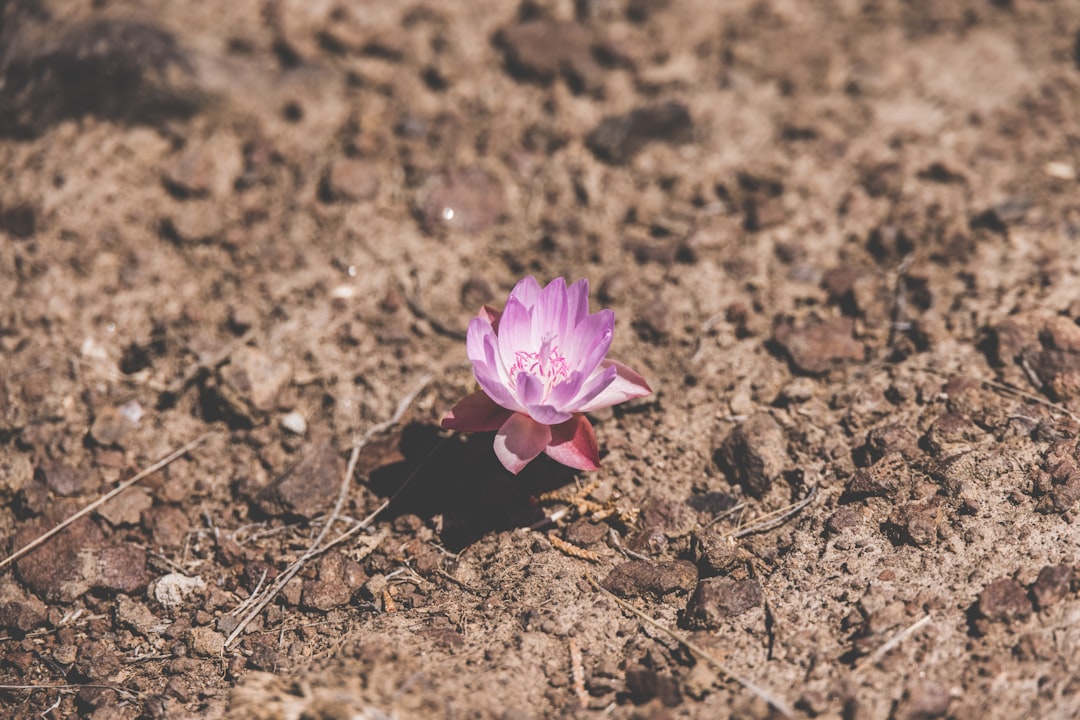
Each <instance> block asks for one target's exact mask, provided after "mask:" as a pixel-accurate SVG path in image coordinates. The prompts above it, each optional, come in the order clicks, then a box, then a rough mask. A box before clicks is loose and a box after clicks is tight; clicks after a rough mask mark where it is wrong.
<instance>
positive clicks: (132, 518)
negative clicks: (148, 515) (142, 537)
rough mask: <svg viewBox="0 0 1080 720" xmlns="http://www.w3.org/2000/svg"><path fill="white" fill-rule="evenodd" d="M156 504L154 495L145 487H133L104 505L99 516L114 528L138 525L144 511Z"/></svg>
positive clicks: (99, 510)
mask: <svg viewBox="0 0 1080 720" xmlns="http://www.w3.org/2000/svg"><path fill="white" fill-rule="evenodd" d="M153 504H154V497H153V493H152V492H151V491H150V490H149V489H148V488H145V487H138V486H136V487H132V488H128V489H127V490H125V491H124V492H122V493H120V494H119V495H117V496H116V497H114V498H113V499H112V500H110V501H109V502H107V503H105V504H104V505H102V506H101V507H100V508H99V509H98V511H97V514H98V515H100V516H101V517H103V518H105V519H106V520H107V521H108V522H109V524H110V525H112V526H113V527H119V526H121V525H138V524H139V521H140V520H141V519H142V514H143V511H144V510H149V509H150V507H151V506H153Z"/></svg>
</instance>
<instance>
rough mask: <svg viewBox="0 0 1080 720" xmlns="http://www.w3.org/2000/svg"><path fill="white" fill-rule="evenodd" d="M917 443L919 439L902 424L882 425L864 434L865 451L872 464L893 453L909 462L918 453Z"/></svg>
mask: <svg viewBox="0 0 1080 720" xmlns="http://www.w3.org/2000/svg"><path fill="white" fill-rule="evenodd" d="M918 443H919V438H917V437H916V436H915V433H913V432H911V429H910V428H908V426H907V425H905V424H902V423H891V424H889V425H883V426H881V427H876V428H874V429H873V430H871V431H869V432H868V433H866V451H867V454H869V456H870V460H871V461H872V462H877V461H878V460H880V459H881V458H883V457H885V456H886V455H888V454H889V453H894V452H895V453H900V454H901V455H902V456H903V457H904V458H905V459H907V460H911V459H912V458H913V457H914V456H915V455H916V454H917V453H918V452H919V445H918Z"/></svg>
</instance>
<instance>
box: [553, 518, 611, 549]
mask: <svg viewBox="0 0 1080 720" xmlns="http://www.w3.org/2000/svg"><path fill="white" fill-rule="evenodd" d="M607 534H608V526H607V525H605V524H603V523H598V522H593V521H592V520H578V521H577V522H574V523H571V524H570V526H569V527H567V528H566V532H565V533H564V534H563V538H564V539H565V540H566V541H567V542H568V543H571V544H573V545H577V546H578V547H589V546H590V545H594V544H595V543H598V542H600V541H601V540H603V539H604V538H605V537H607Z"/></svg>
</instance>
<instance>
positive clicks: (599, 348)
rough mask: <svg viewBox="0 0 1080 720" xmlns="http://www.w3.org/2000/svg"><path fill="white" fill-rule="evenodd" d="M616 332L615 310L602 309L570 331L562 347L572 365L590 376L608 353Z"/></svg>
mask: <svg viewBox="0 0 1080 720" xmlns="http://www.w3.org/2000/svg"><path fill="white" fill-rule="evenodd" d="M614 333H615V313H614V311H612V310H601V311H600V312H598V313H594V314H592V315H589V316H588V317H587V318H585V320H584V321H582V322H581V323H579V324H578V326H577V327H576V328H574V329H573V330H571V331H569V332H568V333H567V336H566V338H565V340H564V342H563V344H562V346H561V347H560V349H561V350H562V352H563V355H564V356H565V357H566V359H567V360H568V361H569V362H570V367H572V368H573V369H574V370H580V371H581V372H582V374H584V375H585V376H586V377H588V376H589V375H592V372H593V370H595V369H596V368H597V366H598V365H599V364H600V361H601V360H603V359H604V356H605V355H607V351H608V349H609V348H610V347H611V338H612V336H613V335H614Z"/></svg>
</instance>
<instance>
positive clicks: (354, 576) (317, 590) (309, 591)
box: [300, 553, 367, 612]
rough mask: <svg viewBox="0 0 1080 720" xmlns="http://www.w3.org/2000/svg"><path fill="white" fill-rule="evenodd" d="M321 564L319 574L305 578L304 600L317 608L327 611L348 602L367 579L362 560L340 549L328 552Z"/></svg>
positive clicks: (305, 605)
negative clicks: (355, 559)
mask: <svg viewBox="0 0 1080 720" xmlns="http://www.w3.org/2000/svg"><path fill="white" fill-rule="evenodd" d="M318 567H319V575H318V578H317V579H315V580H307V581H305V582H304V585H303V592H302V593H301V595H300V604H301V605H302V606H304V607H308V608H312V609H314V610H321V611H323V612H327V611H329V610H333V609H334V608H336V607H340V606H342V605H346V604H347V603H348V602H349V600H351V599H352V596H353V593H354V592H355V591H356V590H358V589H359V588H360V587H361V586H362V585H363V584H364V583H365V582H366V581H367V575H366V574H365V573H364V570H363V568H362V567H361V566H360V564H359V563H357V562H355V561H354V560H350V559H349V558H346V557H345V556H343V555H341V554H340V553H333V554H330V555H326V556H324V557H323V558H321V559H320V560H319V565H318Z"/></svg>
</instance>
